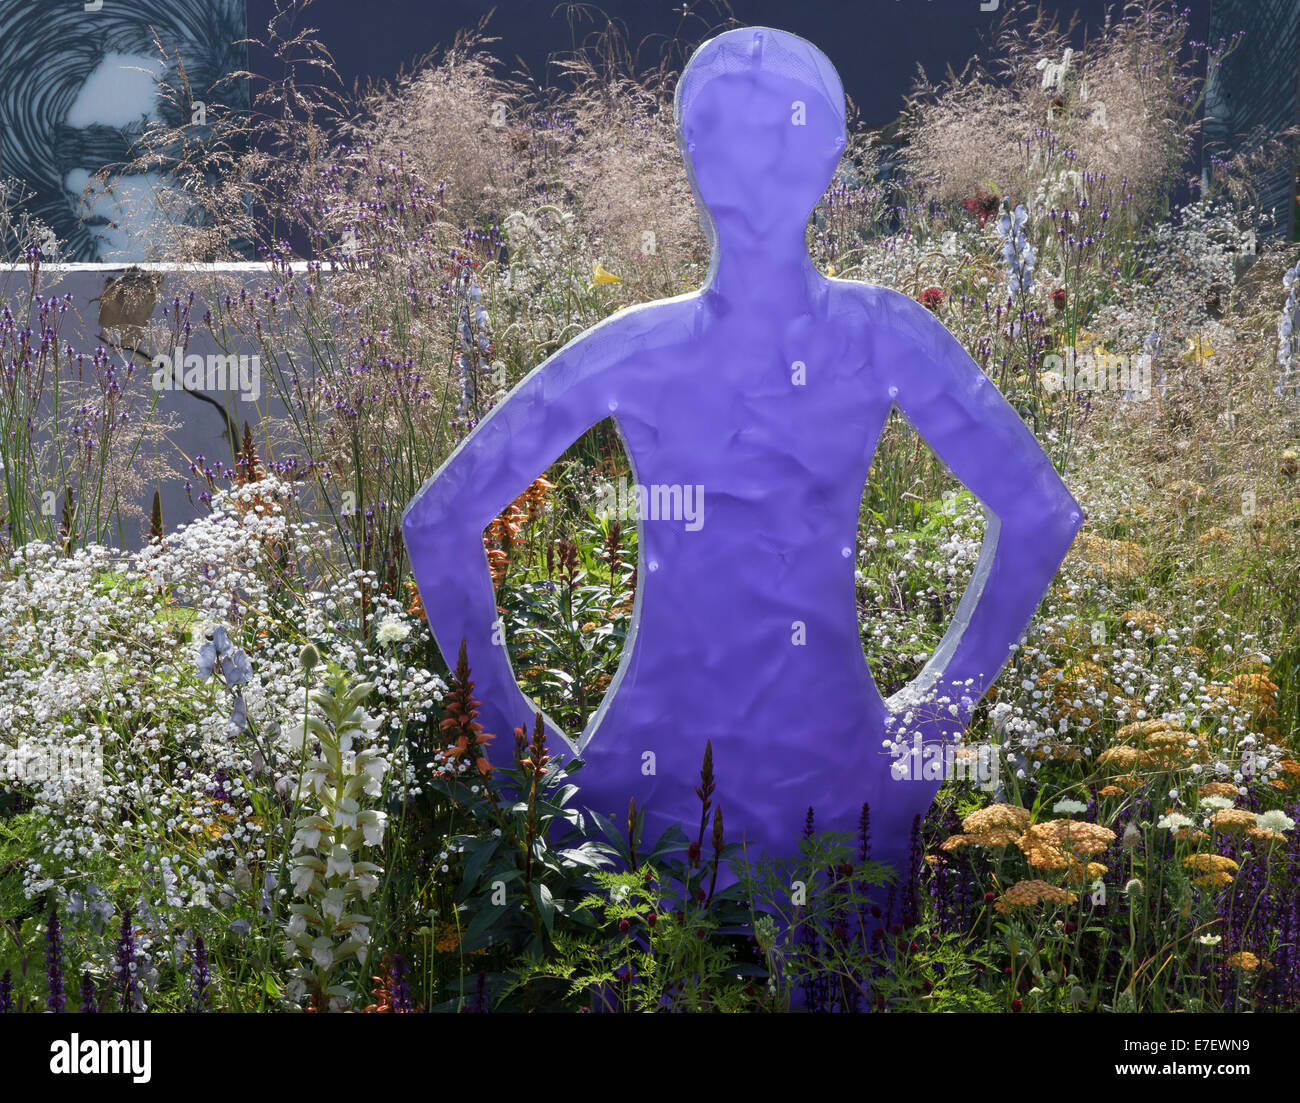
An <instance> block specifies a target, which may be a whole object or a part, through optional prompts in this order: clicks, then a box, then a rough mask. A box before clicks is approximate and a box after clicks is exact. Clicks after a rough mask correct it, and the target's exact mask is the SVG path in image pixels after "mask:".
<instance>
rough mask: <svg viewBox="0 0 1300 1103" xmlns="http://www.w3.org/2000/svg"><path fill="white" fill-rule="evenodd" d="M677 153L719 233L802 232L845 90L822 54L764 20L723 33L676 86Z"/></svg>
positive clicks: (841, 136) (831, 162)
mask: <svg viewBox="0 0 1300 1103" xmlns="http://www.w3.org/2000/svg"><path fill="white" fill-rule="evenodd" d="M676 118H677V133H678V140H679V142H680V144H681V147H682V156H683V157H684V158H685V159H686V162H687V167H688V169H689V170H690V171H691V174H692V180H693V183H694V186H695V190H696V192H697V193H698V195H699V197H700V200H701V201H702V203H703V204H704V206H705V207H707V208H708V211H709V213H710V214H711V215H712V219H713V222H714V225H715V227H716V231H717V236H718V238H719V239H720V240H721V241H722V242H723V243H725V242H726V241H727V240H728V239H729V238H731V237H734V236H736V235H746V236H751V237H753V238H755V239H762V238H764V237H766V236H768V235H770V234H772V233H773V232H774V231H775V232H777V233H784V232H789V231H792V230H794V229H795V228H797V229H798V231H799V232H800V233H802V230H803V227H804V225H805V223H806V221H807V218H808V213H809V212H810V211H811V210H812V208H813V206H814V205H815V204H816V202H817V200H818V199H819V198H820V197H821V195H822V193H823V192H825V190H826V186H827V185H828V184H829V183H830V181H831V177H832V176H833V174H834V172H835V165H836V164H837V163H838V161H839V159H840V154H841V153H843V151H844V146H845V142H846V138H845V121H844V90H843V87H842V86H841V84H840V79H839V76H838V74H837V73H836V72H835V67H834V66H833V65H832V64H831V62H830V59H829V58H828V57H827V56H826V55H825V54H823V53H822V52H821V51H820V50H818V49H817V48H816V47H815V46H813V45H812V44H811V43H809V42H805V41H804V40H803V39H802V38H799V37H798V36H797V35H792V34H788V33H787V32H785V31H778V30H773V29H772V28H770V27H745V28H741V29H739V30H734V31H727V32H726V33H725V34H721V35H719V36H718V37H717V38H713V39H710V40H709V41H708V42H706V43H704V45H702V46H701V47H700V48H699V49H698V50H696V51H695V53H694V55H692V57H691V59H690V61H689V62H688V63H687V65H686V69H685V71H684V72H683V73H682V77H681V80H680V81H679V82H678V85H677V101H676Z"/></svg>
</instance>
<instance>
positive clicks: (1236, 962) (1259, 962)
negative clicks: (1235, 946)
mask: <svg viewBox="0 0 1300 1103" xmlns="http://www.w3.org/2000/svg"><path fill="white" fill-rule="evenodd" d="M1224 964H1225V965H1228V966H1231V967H1232V968H1234V969H1240V970H1242V971H1243V972H1246V973H1253V972H1254V971H1255V970H1256V969H1272V968H1273V966H1272V965H1270V964H1269V963H1268V962H1267V961H1265V960H1264V959H1263V958H1261V957H1259V956H1258V955H1256V954H1252V953H1251V952H1250V951H1249V950H1238V951H1237V952H1236V953H1235V954H1232V955H1230V956H1229V957H1228V958H1227V960H1226V961H1225V962H1224Z"/></svg>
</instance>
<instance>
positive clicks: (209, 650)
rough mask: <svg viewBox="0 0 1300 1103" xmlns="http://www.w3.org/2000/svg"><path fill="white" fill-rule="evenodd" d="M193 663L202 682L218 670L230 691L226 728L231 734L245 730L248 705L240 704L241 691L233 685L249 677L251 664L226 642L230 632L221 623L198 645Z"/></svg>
mask: <svg viewBox="0 0 1300 1103" xmlns="http://www.w3.org/2000/svg"><path fill="white" fill-rule="evenodd" d="M195 665H196V668H197V670H198V675H199V679H200V680H201V681H204V682H206V681H207V680H208V679H209V678H211V677H212V676H213V675H214V674H220V676H221V680H222V681H223V682H224V683H225V684H226V687H227V688H228V689H230V690H231V691H232V697H233V698H234V704H233V706H232V709H231V713H230V719H229V720H227V721H226V730H227V731H228V732H229V733H230V734H231V735H238V734H239V733H240V732H243V731H246V730H247V729H248V708H247V706H246V705H245V704H244V697H243V694H241V693H239V692H238V691H236V690H235V687H236V686H242V685H247V684H248V682H250V681H251V680H252V677H253V664H252V663H251V662H249V659H248V656H247V655H246V654H245V653H244V652H243V651H242V650H241V649H240V648H238V647H236V646H235V645H234V644H233V643H231V642H230V636H229V634H228V633H227V632H226V629H225V628H224V627H223V626H222V625H220V624H218V625H217V626H216V627H215V628H214V629H213V630H212V638H211V639H210V640H206V641H204V643H203V646H202V647H200V648H199V657H198V661H197V663H196V664H195Z"/></svg>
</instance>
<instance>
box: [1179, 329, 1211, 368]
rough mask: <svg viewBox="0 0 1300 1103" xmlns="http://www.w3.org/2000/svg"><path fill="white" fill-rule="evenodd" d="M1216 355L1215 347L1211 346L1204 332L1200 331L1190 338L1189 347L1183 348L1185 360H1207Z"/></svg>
mask: <svg viewBox="0 0 1300 1103" xmlns="http://www.w3.org/2000/svg"><path fill="white" fill-rule="evenodd" d="M1213 355H1214V349H1212V348H1210V342H1209V341H1207V340H1206V339H1205V337H1204V335H1203V334H1200V333H1198V334H1197V335H1196V336H1195V337H1192V338H1189V339H1188V342H1187V348H1186V349H1184V350H1183V359H1184V360H1193V361H1198V360H1199V361H1202V362H1203V361H1205V360H1208V359H1209V358H1210V357H1211V356H1213Z"/></svg>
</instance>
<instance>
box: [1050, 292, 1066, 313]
mask: <svg viewBox="0 0 1300 1103" xmlns="http://www.w3.org/2000/svg"><path fill="white" fill-rule="evenodd" d="M1065 300H1066V294H1065V288H1064V287H1058V288H1057V289H1056V290H1055V291H1053V292H1052V305H1053V306H1054V307H1056V309H1057V310H1064V309H1065Z"/></svg>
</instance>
